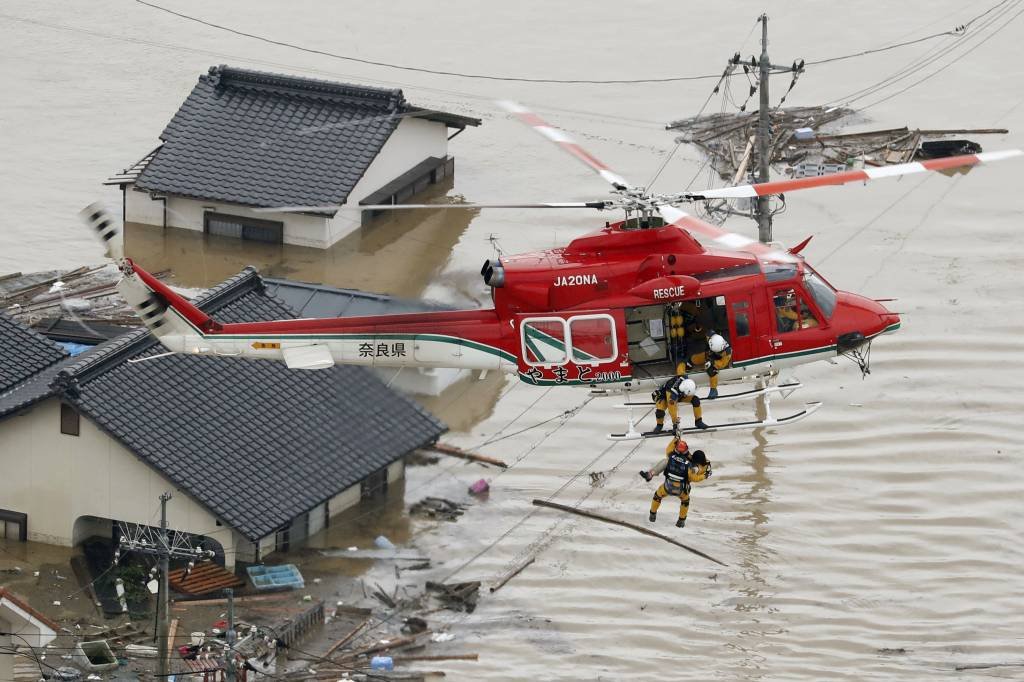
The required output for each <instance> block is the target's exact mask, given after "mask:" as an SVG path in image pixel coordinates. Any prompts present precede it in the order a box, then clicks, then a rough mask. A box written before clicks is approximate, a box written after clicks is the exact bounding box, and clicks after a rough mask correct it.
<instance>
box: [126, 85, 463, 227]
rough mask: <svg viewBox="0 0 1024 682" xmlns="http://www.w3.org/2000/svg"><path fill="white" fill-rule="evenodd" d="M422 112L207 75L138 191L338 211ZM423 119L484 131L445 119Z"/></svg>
mask: <svg viewBox="0 0 1024 682" xmlns="http://www.w3.org/2000/svg"><path fill="white" fill-rule="evenodd" d="M419 112H422V110H418V109H415V108H413V107H411V106H409V105H408V104H407V103H406V102H405V98H404V96H403V95H402V91H401V90H391V89H385V88H370V87H365V86H358V85H348V84H344V83H332V82H329V81H322V80H314V79H311V78H298V77H294V76H285V75H281V74H273V73H264V72H261V71H249V70H245V69H235V68H230V67H227V66H217V67H211V68H210V72H209V73H208V74H204V75H202V76H200V77H199V82H198V83H196V86H195V88H193V90H192V93H191V94H190V95H189V96H188V99H186V100H185V103H184V104H182V105H181V108H180V109H179V110H178V112H177V113H176V114H175V115H174V118H173V119H171V122H170V123H169V124H167V127H166V128H165V129H164V132H163V133H162V134H161V136H160V137H161V139H162V140H163V141H164V144H163V146H162V147H161V148H160V149H159V150H158V151H157V152H156V155H155V156H154V157H153V158H152V159H151V160H150V161H149V164H148V165H147V166H146V167H145V168H144V169H143V170H142V172H141V173H140V174H139V176H138V180H137V182H136V186H137V187H139V188H140V189H146V190H150V191H156V192H165V193H168V194H177V195H182V196H188V197H195V198H201V199H214V200H220V201H226V202H231V203H235V204H243V205H246V206H262V207H272V206H321V205H334V204H341V203H343V202H344V201H345V199H346V198H347V197H348V195H349V192H351V191H352V188H353V187H355V185H356V183H357V182H358V181H359V179H360V178H361V177H362V176H363V173H364V172H365V171H366V169H367V168H368V167H369V165H370V163H371V162H372V161H373V160H374V158H375V157H376V156H377V153H378V152H379V151H380V149H381V147H382V146H383V145H384V143H385V142H386V141H387V139H388V137H390V136H391V133H392V132H393V131H394V130H395V128H396V127H397V126H398V123H399V121H400V117H401V115H402V114H412V115H417V116H419V115H421V114H420V113H419ZM431 113H434V114H436V115H434V116H431V115H430V114H431ZM422 117H425V118H434V119H435V120H439V121H441V122H442V123H445V124H446V125H459V121H461V125H459V127H465V126H466V125H478V124H479V123H480V121H479V120H477V119H470V118H466V117H458V116H455V117H454V119H453V115H451V114H444V115H443V117H442V112H428V114H427V115H424V116H422ZM449 119H452V120H449ZM456 119H457V120H456Z"/></svg>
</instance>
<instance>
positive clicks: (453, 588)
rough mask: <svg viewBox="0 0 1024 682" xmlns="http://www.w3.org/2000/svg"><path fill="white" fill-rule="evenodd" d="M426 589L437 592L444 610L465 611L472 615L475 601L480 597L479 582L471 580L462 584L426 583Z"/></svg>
mask: <svg viewBox="0 0 1024 682" xmlns="http://www.w3.org/2000/svg"><path fill="white" fill-rule="evenodd" d="M427 589H428V590H430V591H431V592H437V593H438V594H437V596H438V597H439V598H440V599H441V602H442V603H443V604H444V606H445V608H447V609H451V610H453V611H465V612H466V613H473V611H474V610H475V609H476V601H477V598H478V597H479V596H480V581H479V580H472V581H469V582H464V583H453V584H451V585H446V584H445V583H435V582H432V581H429V580H428V581H427Z"/></svg>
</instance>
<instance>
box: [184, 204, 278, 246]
mask: <svg viewBox="0 0 1024 682" xmlns="http://www.w3.org/2000/svg"><path fill="white" fill-rule="evenodd" d="M203 231H204V232H206V233H207V234H212V235H217V236H219V237H235V238H236V239H245V240H248V241H254V242H265V243H267V244H282V243H284V223H282V222H279V221H276V220H260V219H259V218H247V217H245V216H239V215H228V214H227V213H214V212H212V211H207V212H206V213H204V214H203Z"/></svg>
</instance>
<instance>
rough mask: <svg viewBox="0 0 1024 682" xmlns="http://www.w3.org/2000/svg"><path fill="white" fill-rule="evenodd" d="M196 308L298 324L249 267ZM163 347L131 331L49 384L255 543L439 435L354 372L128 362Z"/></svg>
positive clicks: (404, 402)
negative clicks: (287, 320) (291, 319)
mask: <svg viewBox="0 0 1024 682" xmlns="http://www.w3.org/2000/svg"><path fill="white" fill-rule="evenodd" d="M197 304H198V305H199V307H200V308H202V309H204V310H206V311H207V312H211V313H216V316H217V319H219V320H222V321H225V322H241V321H255V320H267V319H277V318H288V317H294V314H293V313H292V311H290V310H289V309H288V308H287V307H286V306H285V305H284V304H283V303H282V302H281V301H279V300H277V299H275V298H273V297H271V296H268V295H266V293H265V291H264V287H263V283H262V280H261V279H260V278H259V277H258V276H257V275H256V273H255V271H254V270H252V269H246V270H245V271H243V272H242V273H241V274H240V275H237V276H235V277H233V278H232V279H230V280H228V281H227V282H225V283H223V284H221V285H219V286H218V287H215V288H214V289H211V290H210V291H209V292H207V293H206V294H205V295H204V296H202V297H200V298H199V299H197ZM162 350H163V349H162V348H161V347H159V346H158V345H157V343H156V341H155V340H154V339H153V338H152V337H151V336H150V335H149V333H148V332H147V331H146V330H144V329H140V330H137V331H133V332H128V333H127V334H124V335H122V336H119V337H118V338H116V339H113V340H111V341H108V342H107V343H104V344H102V345H100V346H97V348H96V349H94V350H93V351H90V352H89V354H88V357H85V358H84V359H81V360H78V359H77V358H76V360H77V361H76V362H68V363H66V364H64V366H63V367H62V369H61V370H60V371H59V373H58V374H57V377H56V379H55V381H54V387H55V389H56V390H57V391H59V392H60V393H61V394H62V396H63V398H64V399H65V400H67V401H69V402H71V403H73V404H75V405H76V407H77V408H78V409H79V410H80V411H81V412H82V413H83V414H85V415H86V416H87V417H89V418H90V419H91V420H92V421H93V422H95V423H96V424H97V425H98V426H99V427H100V428H102V429H104V430H106V431H107V432H108V433H110V434H111V435H112V436H113V437H114V438H116V439H118V440H119V441H121V442H122V443H123V444H124V445H125V446H126V447H128V449H130V450H131V451H133V452H134V453H135V454H136V455H137V456H138V457H139V458H140V459H141V460H142V461H144V462H146V463H148V464H150V465H151V466H153V467H154V468H156V469H157V470H159V471H160V472H162V473H163V474H164V475H165V476H167V477H168V478H169V479H170V480H171V481H173V482H174V483H175V484H176V485H177V486H178V487H180V488H181V489H182V490H184V491H186V492H187V493H188V494H189V495H191V496H192V497H193V498H195V499H196V500H198V501H199V502H200V503H201V504H203V505H204V506H206V507H207V508H208V509H210V511H212V512H213V513H214V514H215V515H216V516H217V518H218V519H220V520H222V521H223V522H224V523H225V524H227V525H229V526H232V527H233V528H235V529H237V530H238V531H239V532H241V533H242V534H243V535H245V536H246V537H248V538H250V539H252V540H256V539H259V538H261V537H264V536H266V535H268V534H269V533H271V532H273V531H274V530H276V529H277V528H279V527H281V526H282V525H283V524H286V523H287V522H288V521H290V520H291V519H293V518H294V517H296V516H298V515H300V514H302V513H303V512H306V511H309V510H310V509H312V508H313V507H315V506H316V505H318V504H320V503H321V502H323V501H324V500H326V499H329V498H330V497H332V496H334V495H336V494H337V493H339V492H341V491H342V490H344V489H345V488H347V487H349V486H351V485H353V484H355V483H358V482H359V481H360V480H362V479H363V478H365V477H366V476H367V475H368V474H370V473H372V472H373V471H376V470H378V469H380V468H382V467H385V466H387V465H388V464H390V463H392V462H394V461H397V460H398V459H400V458H401V457H402V456H403V455H405V454H406V453H408V452H409V451H411V450H413V449H415V448H417V447H419V446H422V445H425V444H427V443H430V442H433V441H434V440H436V439H437V437H438V436H439V435H440V434H441V433H443V432H444V430H445V426H444V424H442V423H441V422H440V421H438V420H437V419H436V418H435V417H433V416H432V415H431V414H430V413H429V412H427V411H426V410H424V409H423V408H422V407H420V406H419V405H418V404H416V403H415V402H413V401H411V400H410V399H408V398H406V397H404V396H402V395H400V394H398V393H396V392H394V391H392V390H391V389H389V388H387V387H386V386H385V385H384V384H383V383H382V382H381V381H380V380H379V379H378V378H377V377H376V376H375V375H374V374H373V373H372V372H371V371H369V370H367V369H364V368H361V367H334V368H332V369H327V370H318V371H302V370H289V369H287V368H286V367H285V366H284V364H282V363H278V362H262V361H247V360H242V359H233V358H208V357H196V356H184V355H176V356H171V357H165V358H160V359H154V360H150V361H147V362H142V363H129V362H127V360H128V359H130V358H131V359H136V358H141V357H147V356H152V355H156V354H157V353H160V352H162ZM172 504H173V503H172Z"/></svg>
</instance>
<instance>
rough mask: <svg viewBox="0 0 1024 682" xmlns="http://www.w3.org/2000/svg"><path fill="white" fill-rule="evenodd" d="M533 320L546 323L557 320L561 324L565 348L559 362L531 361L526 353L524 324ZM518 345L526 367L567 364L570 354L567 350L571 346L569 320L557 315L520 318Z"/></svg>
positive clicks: (561, 365)
mask: <svg viewBox="0 0 1024 682" xmlns="http://www.w3.org/2000/svg"><path fill="white" fill-rule="evenodd" d="M533 322H545V323H547V322H558V323H560V324H561V325H562V338H563V339H565V341H564V345H565V349H564V351H563V355H564V356H565V357H563V358H562V361H561V362H533V361H531V360H530V358H529V356H528V355H527V354H526V348H527V345H526V326H527V325H528V324H531V323H533ZM519 347H520V348H521V349H522V351H523V353H522V358H523V362H524V363H525V364H526V365H527V366H528V367H563V366H565V365H567V364H569V358H570V357H571V355H572V354H571V353H570V352H569V349H570V348H572V338H571V337H570V336H569V322H568V320H566V319H565V318H564V317H557V316H540V317H527V318H524V319H523V320H521V321H520V322H519Z"/></svg>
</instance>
